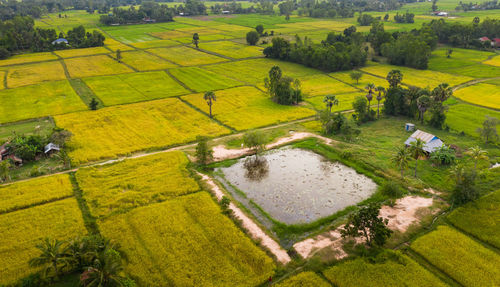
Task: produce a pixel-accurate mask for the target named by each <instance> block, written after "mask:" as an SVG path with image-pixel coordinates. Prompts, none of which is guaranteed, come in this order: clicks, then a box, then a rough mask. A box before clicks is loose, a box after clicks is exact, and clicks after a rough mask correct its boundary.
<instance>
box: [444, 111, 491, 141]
mask: <svg viewBox="0 0 500 287" xmlns="http://www.w3.org/2000/svg"><path fill="white" fill-rule="evenodd" d="M487 115H488V116H490V117H495V118H497V119H499V120H500V112H498V111H494V110H490V109H486V108H481V107H476V106H473V105H469V104H456V105H451V106H449V110H448V112H447V113H446V124H447V125H448V126H449V127H450V128H451V129H453V130H455V131H457V132H462V131H463V132H464V133H466V134H468V135H471V136H474V137H479V134H478V133H477V131H476V130H477V128H479V127H481V126H482V124H483V122H484V120H485V116H487Z"/></svg>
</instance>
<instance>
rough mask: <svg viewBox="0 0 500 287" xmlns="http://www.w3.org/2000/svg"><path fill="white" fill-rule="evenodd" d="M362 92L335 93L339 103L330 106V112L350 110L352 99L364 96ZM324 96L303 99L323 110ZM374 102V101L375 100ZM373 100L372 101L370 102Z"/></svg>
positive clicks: (324, 106) (324, 105)
mask: <svg viewBox="0 0 500 287" xmlns="http://www.w3.org/2000/svg"><path fill="white" fill-rule="evenodd" d="M364 95H365V94H364V93H349V94H341V95H335V98H336V99H337V100H339V104H338V105H337V106H333V107H332V112H339V111H346V110H352V103H353V102H354V99H355V98H356V97H358V96H364ZM324 99H325V96H316V97H310V98H306V99H305V101H306V102H308V103H310V104H311V105H312V106H313V107H314V108H315V109H316V110H324V109H325V108H326V104H325V103H324V102H323V100H324ZM375 102H376V101H375ZM373 103H374V101H372V104H373Z"/></svg>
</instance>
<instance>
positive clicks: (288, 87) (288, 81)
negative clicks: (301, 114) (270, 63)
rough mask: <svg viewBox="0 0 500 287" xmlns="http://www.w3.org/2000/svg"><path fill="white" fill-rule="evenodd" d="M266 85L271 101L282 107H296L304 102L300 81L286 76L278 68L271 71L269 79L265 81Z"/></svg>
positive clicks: (275, 67)
mask: <svg viewBox="0 0 500 287" xmlns="http://www.w3.org/2000/svg"><path fill="white" fill-rule="evenodd" d="M264 85H265V87H266V89H267V93H268V94H269V96H270V97H271V99H272V100H273V101H274V102H276V103H278V104H280V105H296V104H298V103H299V102H301V101H302V90H301V88H300V81H299V80H298V79H292V78H290V77H287V76H284V75H283V72H282V71H281V68H280V67H278V66H274V67H272V68H271V69H270V70H269V77H266V78H265V79H264Z"/></svg>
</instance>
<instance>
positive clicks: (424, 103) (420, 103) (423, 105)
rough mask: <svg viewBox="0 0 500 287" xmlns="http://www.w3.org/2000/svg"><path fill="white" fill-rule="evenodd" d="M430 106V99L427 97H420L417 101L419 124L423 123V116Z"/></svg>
mask: <svg viewBox="0 0 500 287" xmlns="http://www.w3.org/2000/svg"><path fill="white" fill-rule="evenodd" d="M430 106H431V98H430V97H429V96H427V95H423V96H420V97H419V98H418V99H417V107H418V111H419V112H420V113H419V117H420V122H421V123H424V114H425V112H426V111H427V109H428V108H429V107H430Z"/></svg>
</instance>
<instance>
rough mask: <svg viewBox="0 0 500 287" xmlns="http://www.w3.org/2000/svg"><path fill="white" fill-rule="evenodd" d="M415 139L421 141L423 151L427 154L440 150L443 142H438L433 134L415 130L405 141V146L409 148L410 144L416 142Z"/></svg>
mask: <svg viewBox="0 0 500 287" xmlns="http://www.w3.org/2000/svg"><path fill="white" fill-rule="evenodd" d="M417 139H420V140H422V141H423V142H424V143H425V144H424V151H425V152H427V153H432V152H433V151H435V150H436V149H438V148H440V147H442V146H443V144H444V143H443V141H442V140H440V139H439V138H438V137H437V136H435V135H433V134H429V133H426V132H423V131H421V130H416V131H415V132H414V133H413V134H412V135H411V136H410V137H409V138H408V139H407V140H406V141H405V145H406V146H409V145H410V144H411V143H412V142H414V141H416V140H417Z"/></svg>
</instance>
